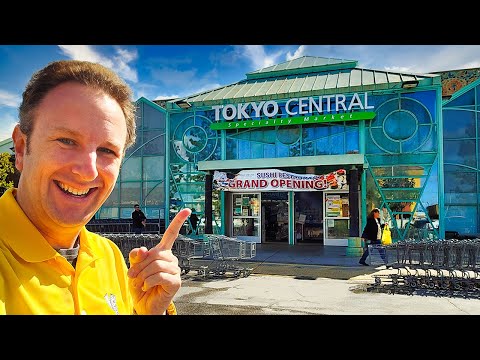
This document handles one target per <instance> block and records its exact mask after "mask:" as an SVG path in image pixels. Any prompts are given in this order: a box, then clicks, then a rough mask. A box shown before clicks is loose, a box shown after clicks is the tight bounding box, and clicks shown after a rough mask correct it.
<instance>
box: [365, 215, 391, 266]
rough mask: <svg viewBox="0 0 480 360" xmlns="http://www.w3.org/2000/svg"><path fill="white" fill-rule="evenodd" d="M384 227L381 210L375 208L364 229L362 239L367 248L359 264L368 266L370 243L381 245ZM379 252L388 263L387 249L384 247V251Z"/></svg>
mask: <svg viewBox="0 0 480 360" xmlns="http://www.w3.org/2000/svg"><path fill="white" fill-rule="evenodd" d="M382 227H383V225H381V224H380V210H379V209H378V208H374V209H373V210H372V211H370V214H368V216H367V224H366V225H365V228H364V229H363V233H362V239H363V243H364V245H365V248H364V251H363V255H362V257H361V258H360V260H359V261H358V263H359V264H362V265H365V266H368V264H367V263H366V260H367V257H368V245H380V244H381V243H382ZM379 253H380V256H381V257H382V260H383V262H384V263H386V262H387V261H386V256H385V249H382V251H380V250H379Z"/></svg>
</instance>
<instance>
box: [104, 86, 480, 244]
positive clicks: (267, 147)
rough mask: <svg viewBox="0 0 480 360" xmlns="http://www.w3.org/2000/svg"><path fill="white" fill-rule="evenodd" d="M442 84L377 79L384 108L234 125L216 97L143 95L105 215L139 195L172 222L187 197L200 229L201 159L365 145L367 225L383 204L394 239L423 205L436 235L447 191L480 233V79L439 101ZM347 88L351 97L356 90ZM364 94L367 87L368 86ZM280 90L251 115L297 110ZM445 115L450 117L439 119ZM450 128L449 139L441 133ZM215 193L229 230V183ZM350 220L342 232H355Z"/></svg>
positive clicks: (121, 214)
mask: <svg viewBox="0 0 480 360" xmlns="http://www.w3.org/2000/svg"><path fill="white" fill-rule="evenodd" d="M362 81H366V80H365V79H363V80H362ZM437 85H439V84H437V83H432V84H431V85H428V86H426V87H422V86H420V87H418V88H416V89H412V90H404V89H401V90H400V91H399V89H398V88H397V89H395V91H390V90H389V89H390V88H388V87H387V86H386V87H384V88H379V89H374V88H372V89H371V90H370V91H367V92H368V103H369V105H371V106H372V107H373V110H372V111H374V112H375V117H374V118H373V119H372V120H357V121H335V122H329V123H308V124H303V123H302V124H296V125H289V126H283V125H282V126H277V125H274V126H270V127H252V128H236V129H235V128H232V129H227V130H212V129H211V128H210V125H211V124H213V123H214V122H216V119H215V116H216V114H215V110H213V108H212V105H207V104H206V103H203V104H202V103H195V102H193V106H192V107H190V108H188V109H186V110H183V109H178V108H176V107H175V106H172V104H169V103H167V108H166V109H164V108H162V107H160V106H158V105H157V104H155V103H153V102H151V101H148V100H146V99H143V98H141V99H139V100H138V101H137V103H136V104H137V107H138V111H137V139H136V142H135V144H134V145H133V146H132V147H130V148H129V149H128V151H127V153H126V156H125V160H124V162H123V164H122V168H121V171H120V175H119V178H118V181H117V184H116V187H115V189H114V190H113V192H112V194H111V195H110V197H109V198H108V199H107V201H106V202H105V204H104V206H102V208H101V209H100V211H99V212H98V213H97V215H96V217H97V218H130V216H131V212H132V211H133V205H134V204H135V203H139V204H140V205H141V207H142V209H143V210H144V212H145V213H146V215H147V217H148V218H150V219H152V218H159V219H164V220H166V221H167V222H168V221H169V220H171V219H173V217H174V216H175V214H176V213H177V212H178V211H179V210H180V209H182V208H184V207H188V208H191V209H193V210H194V211H195V212H196V213H197V215H198V217H199V218H200V221H199V226H198V234H199V235H201V234H202V233H203V231H204V227H205V180H206V175H207V172H205V171H200V170H198V163H199V162H200V161H202V162H203V161H230V160H236V161H248V160H256V159H265V161H268V159H272V162H273V163H275V161H274V160H276V159H282V158H283V159H285V158H292V157H297V158H302V157H306V156H308V157H315V156H329V155H347V154H360V155H364V159H365V160H364V167H363V171H362V172H363V175H362V176H361V179H360V188H361V189H362V192H361V194H362V195H363V196H365V198H362V199H361V201H360V204H361V209H360V213H361V219H360V226H361V227H362V225H363V224H364V222H365V217H366V214H368V212H369V211H370V210H371V209H372V208H373V207H379V208H381V209H382V216H383V220H384V221H386V222H389V223H390V225H391V230H392V237H393V239H394V241H395V240H398V239H403V238H406V237H409V234H410V233H409V231H410V227H411V225H412V222H413V217H414V216H417V214H424V217H425V218H426V219H427V220H428V222H429V223H430V224H431V226H432V228H434V231H433V233H434V236H435V237H438V236H439V234H440V232H439V229H438V224H439V221H440V220H441V219H440V216H439V203H440V201H439V200H440V199H442V200H443V201H444V203H445V214H444V215H445V224H444V225H445V230H447V231H449V230H451V231H459V232H461V233H476V232H478V226H479V224H478V219H479V210H480V209H479V205H478V200H479V194H478V190H479V181H480V179H479V176H478V168H479V164H478V162H479V159H478V158H479V154H480V147H479V143H478V141H479V140H478V122H479V110H480V103H479V99H480V95H479V92H478V89H477V87H472V88H470V89H469V90H468V91H465V92H464V94H463V95H462V96H458V97H456V98H454V99H453V100H451V101H448V102H447V103H446V105H445V107H444V108H443V110H442V111H440V110H441V106H440V104H439V102H440V91H441V88H440V86H437ZM285 86H286V85H285ZM389 86H390V85H389ZM346 89H347V90H346V91H345V96H346V98H347V100H346V103H348V101H349V100H348V99H349V97H351V96H353V94H354V92H353V90H351V89H350V90H351V91H350V92H348V87H347V88H346ZM225 91H226V90H225ZM245 91H246V90H245ZM325 91H327V92H326V93H327V94H329V92H328V90H325ZM362 91H363V90H362ZM227 93H228V92H225V93H222V94H220V93H219V94H220V95H222V96H223V97H222V100H221V101H217V100H218V99H217V98H215V101H214V102H212V104H223V106H226V105H225V104H230V103H232V104H236V103H237V102H241V101H240V100H239V99H236V100H233V99H228V96H227ZM335 93H338V90H337V89H332V94H335ZM284 94H285V93H284ZM284 94H282V95H281V96H283V95H284ZM295 96H301V95H300V93H299V94H296V95H295ZM304 96H306V95H304ZM312 96H314V95H312ZM332 96H333V95H332ZM332 96H330V98H332ZM341 96H343V95H341ZM345 96H344V97H345ZM360 96H361V97H362V96H364V95H363V92H362V93H360ZM365 96H366V95H365ZM326 98H329V96H328V95H325V96H324V97H323V100H322V101H323V105H318V106H319V107H320V108H322V107H323V108H324V109H325V108H326V107H327V106H328V108H329V109H330V105H329V104H330V103H329V102H328V105H327V103H326V102H325V101H326V100H325V99H326ZM265 99H267V98H265ZM265 99H263V98H261V97H257V98H255V100H250V101H257V103H258V102H260V101H263V100H265ZM274 99H275V100H274V101H275V102H276V104H277V105H278V112H275V115H273V116H270V115H269V112H270V111H271V109H267V111H266V113H263V112H260V111H258V113H257V111H253V110H252V109H251V108H248V109H247V108H245V109H244V110H245V111H246V112H248V115H249V116H250V117H251V119H252V120H277V119H283V118H291V117H292V115H291V114H292V113H297V110H298V109H295V106H297V107H298V105H291V106H290V107H289V109H288V110H289V111H287V109H286V108H285V106H286V105H287V103H288V102H289V100H291V98H274ZM316 99H318V97H316ZM209 100H210V99H209ZM245 101H247V100H245ZM270 101H271V98H270ZM328 101H330V100H328ZM365 101H366V100H365ZM292 104H295V102H293V103H292ZM234 110H235V109H234ZM312 110H313V111H312ZM317 110H318V108H317ZM363 110H364V109H363V108H362V111H363ZM309 111H310V112H309V113H308V114H309V116H315V115H319V113H318V112H317V111H316V109H315V107H313V108H312V107H311V108H310V109H309ZM355 111H361V110H353V112H355ZM349 112H351V111H345V109H344V110H342V109H341V108H340V109H339V108H338V106H337V107H336V108H333V107H332V109H331V111H329V114H340V115H342V114H343V113H349ZM217 115H218V114H217ZM230 115H231V114H230ZM230 115H229V114H228V113H227V116H230ZM255 116H257V117H255ZM442 117H443V127H442V129H439V124H440V123H441V120H442ZM235 120H236V119H234V120H233V121H235ZM442 131H443V139H442V140H440V141H439V139H440V136H442V134H441V132H442ZM440 145H442V146H443V150H444V152H443V155H444V157H443V159H442V158H441V157H439V154H438V152H439V150H440V149H441V147H440ZM441 161H443V162H444V163H442V162H441ZM246 164H248V162H247V163H246ZM339 165H341V164H339ZM306 166H310V165H308V164H305V165H303V167H302V165H300V166H298V168H296V169H295V170H294V171H297V172H301V171H302V170H304V171H305V167H306ZM326 166H327V167H328V166H334V165H333V164H329V165H326ZM247 168H248V166H247ZM321 170H323V168H322V169H321ZM442 177H443V179H442ZM440 180H442V181H444V184H445V191H444V193H443V192H441V191H439V189H438V184H439V181H440ZM212 196H213V197H212V202H213V231H214V233H221V232H222V231H225V226H222V221H224V220H225V219H224V217H225V216H226V215H225V211H226V210H225V206H226V201H225V198H224V194H222V193H221V192H220V191H215V190H214V191H213V195H212ZM229 216H230V215H229ZM231 216H232V217H233V216H234V215H233V214H232V215H231ZM223 225H225V224H223ZM233 225H234V224H230V226H233ZM254 225H255V224H254ZM442 225H443V224H442ZM254 227H255V226H254ZM348 227H349V226H348V225H347V226H346V227H345V229H344V231H343V232H344V234H343V235H342V236H346V234H347V231H348ZM330 230H331V229H330ZM186 231H188V227H187V228H186Z"/></svg>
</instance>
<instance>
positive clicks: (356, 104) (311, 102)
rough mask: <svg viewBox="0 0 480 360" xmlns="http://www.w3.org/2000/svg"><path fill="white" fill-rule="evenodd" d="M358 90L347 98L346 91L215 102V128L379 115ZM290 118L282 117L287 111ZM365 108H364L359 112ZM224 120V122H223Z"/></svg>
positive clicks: (304, 122) (213, 126) (361, 117)
mask: <svg viewBox="0 0 480 360" xmlns="http://www.w3.org/2000/svg"><path fill="white" fill-rule="evenodd" d="M362 95H363V96H360V95H359V94H358V93H354V94H353V95H351V97H349V98H348V99H347V97H346V96H345V95H344V94H335V95H324V96H317V97H303V98H292V99H290V100H288V101H286V102H285V103H284V104H281V105H279V103H278V102H277V101H275V100H269V101H260V102H258V103H256V102H249V103H239V104H235V105H234V104H228V105H215V106H212V109H213V110H215V123H213V124H211V125H210V128H211V129H213V130H222V129H235V128H251V127H264V126H279V125H296V124H306V123H319V122H333V121H352V120H368V119H373V118H374V117H375V112H373V111H365V110H371V109H374V106H373V105H369V104H368V94H367V93H366V92H365V93H363V94H362ZM281 109H283V111H285V113H286V114H287V115H289V116H290V117H279V116H278V115H281V114H282V113H283V111H281ZM358 110H364V111H358ZM222 120H223V121H222Z"/></svg>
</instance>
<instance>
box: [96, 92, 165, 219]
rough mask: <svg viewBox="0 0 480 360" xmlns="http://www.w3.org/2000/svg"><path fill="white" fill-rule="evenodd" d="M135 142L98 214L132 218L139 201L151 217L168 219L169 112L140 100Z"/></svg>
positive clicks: (105, 216)
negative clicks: (166, 140) (167, 126)
mask: <svg viewBox="0 0 480 360" xmlns="http://www.w3.org/2000/svg"><path fill="white" fill-rule="evenodd" d="M136 105H137V112H136V125H137V126H136V131H137V137H136V141H135V144H134V145H132V146H131V147H130V148H129V149H128V150H127V152H126V154H125V159H124V160H123V163H122V167H121V169H120V174H119V176H118V180H117V183H116V185H115V188H114V190H113V191H112V193H111V194H110V196H109V198H108V199H107V201H106V202H105V204H104V205H103V206H102V208H101V209H100V211H99V212H98V213H97V215H96V217H97V218H100V219H104V218H105V219H107V218H109V219H111V218H121V219H130V218H131V214H132V212H133V206H134V205H135V204H139V205H140V207H141V208H142V210H143V212H144V213H145V215H146V216H147V218H148V219H159V218H160V219H164V218H165V178H166V174H165V168H166V164H165V161H166V159H165V130H166V119H167V115H166V111H165V110H164V109H162V108H161V107H159V106H157V105H156V104H154V103H152V102H150V101H145V100H144V99H139V100H138V101H137V103H136Z"/></svg>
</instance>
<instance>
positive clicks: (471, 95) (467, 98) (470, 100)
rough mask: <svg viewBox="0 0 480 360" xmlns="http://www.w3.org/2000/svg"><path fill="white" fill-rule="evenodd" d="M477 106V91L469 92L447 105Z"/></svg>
mask: <svg viewBox="0 0 480 360" xmlns="http://www.w3.org/2000/svg"><path fill="white" fill-rule="evenodd" d="M465 105H475V89H471V90H469V91H467V92H466V93H465V94H463V95H460V96H459V97H458V98H456V99H455V100H452V101H451V102H449V103H448V104H447V106H448V107H453V106H465Z"/></svg>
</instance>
